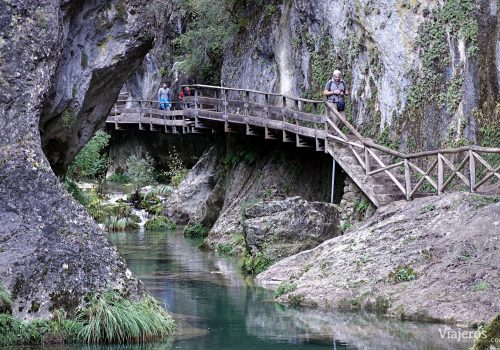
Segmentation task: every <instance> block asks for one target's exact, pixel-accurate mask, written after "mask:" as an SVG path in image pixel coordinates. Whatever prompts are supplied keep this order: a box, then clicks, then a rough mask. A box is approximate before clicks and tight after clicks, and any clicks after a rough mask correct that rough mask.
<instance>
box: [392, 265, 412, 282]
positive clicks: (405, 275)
mask: <svg viewBox="0 0 500 350" xmlns="http://www.w3.org/2000/svg"><path fill="white" fill-rule="evenodd" d="M415 278H416V275H415V271H413V268H412V267H411V266H409V265H399V266H398V267H396V268H395V269H394V271H392V272H391V273H389V280H390V281H391V282H393V283H399V282H409V281H413V280H414V279H415Z"/></svg>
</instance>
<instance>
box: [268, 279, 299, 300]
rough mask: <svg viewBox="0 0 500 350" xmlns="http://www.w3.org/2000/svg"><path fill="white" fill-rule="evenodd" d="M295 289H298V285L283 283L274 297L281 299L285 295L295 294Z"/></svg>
mask: <svg viewBox="0 0 500 350" xmlns="http://www.w3.org/2000/svg"><path fill="white" fill-rule="evenodd" d="M295 289H297V285H296V284H295V283H290V282H281V283H280V284H279V285H278V287H277V288H276V290H275V291H274V297H275V298H279V297H280V296H282V295H283V294H287V293H290V292H293V291H294V290H295Z"/></svg>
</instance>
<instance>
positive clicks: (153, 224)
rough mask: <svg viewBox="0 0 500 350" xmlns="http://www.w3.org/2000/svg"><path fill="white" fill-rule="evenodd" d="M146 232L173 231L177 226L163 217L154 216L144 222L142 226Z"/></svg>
mask: <svg viewBox="0 0 500 350" xmlns="http://www.w3.org/2000/svg"><path fill="white" fill-rule="evenodd" d="M144 228H145V229H146V230H150V231H160V230H175V229H176V228H177V226H176V225H175V223H173V222H172V221H171V220H169V219H168V218H166V217H164V216H155V217H153V218H152V219H149V220H148V221H146V224H145V225H144Z"/></svg>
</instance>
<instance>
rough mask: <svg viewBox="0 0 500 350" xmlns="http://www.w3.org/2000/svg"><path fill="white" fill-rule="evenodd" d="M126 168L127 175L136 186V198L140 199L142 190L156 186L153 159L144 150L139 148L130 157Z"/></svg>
mask: <svg viewBox="0 0 500 350" xmlns="http://www.w3.org/2000/svg"><path fill="white" fill-rule="evenodd" d="M126 167H127V170H126V171H125V175H126V176H127V177H128V178H129V179H130V181H131V182H132V185H133V186H134V191H135V196H136V198H138V197H140V193H139V192H140V190H141V188H143V187H144V186H148V185H153V184H155V182H156V181H155V176H154V162H153V158H151V156H150V155H149V154H148V153H144V152H143V151H142V148H140V147H137V148H136V152H135V153H134V154H132V155H130V156H129V157H128V159H127V162H126Z"/></svg>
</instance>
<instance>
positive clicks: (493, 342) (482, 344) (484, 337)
mask: <svg viewBox="0 0 500 350" xmlns="http://www.w3.org/2000/svg"><path fill="white" fill-rule="evenodd" d="M499 345H500V314H498V315H496V316H495V318H494V319H492V320H491V322H490V323H489V324H487V325H486V327H484V328H483V329H481V330H480V336H479V337H478V338H477V339H476V342H475V344H474V347H473V348H472V349H473V350H488V349H494V348H497V347H498V346H499Z"/></svg>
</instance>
